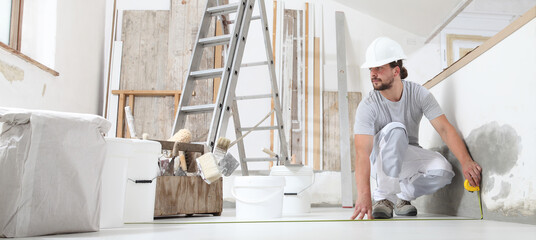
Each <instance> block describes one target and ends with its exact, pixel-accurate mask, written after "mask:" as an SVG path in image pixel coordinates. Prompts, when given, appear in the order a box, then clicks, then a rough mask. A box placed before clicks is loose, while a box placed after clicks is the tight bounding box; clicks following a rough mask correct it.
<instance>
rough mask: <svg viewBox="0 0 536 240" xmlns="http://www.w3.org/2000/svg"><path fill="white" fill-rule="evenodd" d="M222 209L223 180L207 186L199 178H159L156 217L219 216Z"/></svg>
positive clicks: (157, 182)
mask: <svg viewBox="0 0 536 240" xmlns="http://www.w3.org/2000/svg"><path fill="white" fill-rule="evenodd" d="M222 209H223V180H222V179H220V180H218V181H216V182H214V183H212V184H207V183H206V182H205V181H203V179H201V177H199V176H196V177H187V176H160V177H158V178H157V181H156V197H155V208H154V216H155V217H159V216H173V215H179V214H196V213H208V214H214V215H215V216H219V215H221V212H222Z"/></svg>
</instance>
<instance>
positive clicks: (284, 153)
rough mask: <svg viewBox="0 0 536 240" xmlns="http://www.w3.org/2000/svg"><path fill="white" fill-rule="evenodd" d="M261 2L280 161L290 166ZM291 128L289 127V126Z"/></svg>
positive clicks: (263, 8) (261, 7)
mask: <svg viewBox="0 0 536 240" xmlns="http://www.w3.org/2000/svg"><path fill="white" fill-rule="evenodd" d="M258 1H259V13H260V17H261V24H262V28H263V29H262V30H263V37H264V44H265V45H266V47H265V49H266V58H267V59H268V72H269V74H270V82H271V84H272V99H273V100H274V110H275V115H276V120H277V124H278V126H280V129H279V131H278V132H279V144H280V159H281V162H282V163H283V164H285V165H286V164H289V163H290V161H289V158H288V145H287V140H286V136H285V131H284V125H283V116H281V114H282V111H281V100H280V96H279V90H278V87H277V79H276V74H275V66H274V56H273V55H272V54H273V52H272V43H271V40H270V30H269V28H268V23H267V22H268V19H267V16H266V9H265V6H266V5H264V0H258ZM274 17H276V16H274ZM287 127H289V126H287Z"/></svg>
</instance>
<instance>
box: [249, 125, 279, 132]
mask: <svg viewBox="0 0 536 240" xmlns="http://www.w3.org/2000/svg"><path fill="white" fill-rule="evenodd" d="M252 129H253V128H251V127H247V128H240V131H242V132H245V131H249V130H252ZM277 129H279V127H278V126H265V127H257V128H255V129H254V130H253V131H264V130H277Z"/></svg>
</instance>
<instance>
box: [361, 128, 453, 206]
mask: <svg viewBox="0 0 536 240" xmlns="http://www.w3.org/2000/svg"><path fill="white" fill-rule="evenodd" d="M376 138H378V139H377V140H376V141H375V144H374V151H373V152H372V154H371V160H372V164H371V168H372V169H371V172H372V176H373V177H375V179H376V183H377V188H376V190H375V191H374V193H373V199H374V200H375V201H379V200H382V199H387V200H389V201H391V202H393V203H396V200H397V198H400V199H403V200H407V201H411V200H414V199H416V198H417V197H420V196H422V195H426V194H432V193H434V192H435V191H437V190H439V189H440V188H442V187H444V186H445V185H447V184H449V183H450V182H451V180H452V177H454V172H453V171H452V166H451V164H450V163H449V162H448V161H447V160H446V159H445V158H444V157H443V156H442V155H441V154H439V153H437V152H434V151H430V150H426V149H423V148H420V147H417V146H413V145H409V141H408V135H407V132H406V127H405V126H404V124H402V123H399V122H392V123H389V124H387V125H386V126H385V127H384V128H383V129H382V130H381V131H380V132H379V133H378V134H377V135H376Z"/></svg>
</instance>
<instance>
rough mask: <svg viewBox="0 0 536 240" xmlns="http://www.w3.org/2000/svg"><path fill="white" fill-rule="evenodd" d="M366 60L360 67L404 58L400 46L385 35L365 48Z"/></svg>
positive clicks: (376, 65) (374, 65)
mask: <svg viewBox="0 0 536 240" xmlns="http://www.w3.org/2000/svg"><path fill="white" fill-rule="evenodd" d="M366 57H367V59H366V60H367V61H366V62H365V63H363V65H361V68H371V67H379V66H382V65H385V64H388V63H390V62H393V61H397V60H400V59H406V55H405V54H404V51H403V50H402V47H401V46H400V44H398V43H397V42H395V41H393V40H392V39H390V38H387V37H379V38H376V40H374V41H373V42H372V43H371V44H370V46H369V47H368V48H367V56H366Z"/></svg>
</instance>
